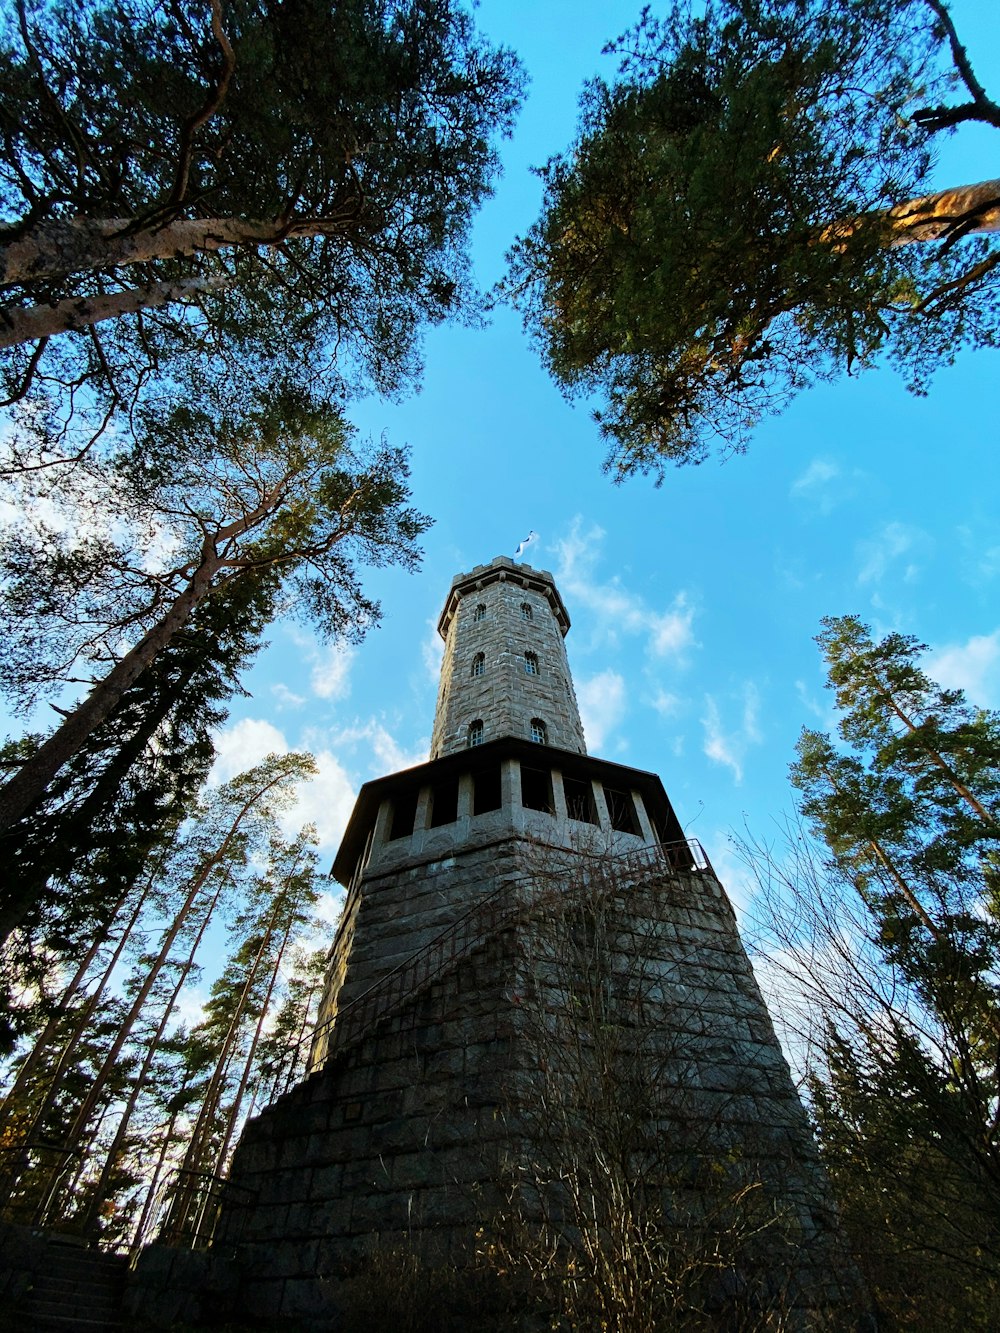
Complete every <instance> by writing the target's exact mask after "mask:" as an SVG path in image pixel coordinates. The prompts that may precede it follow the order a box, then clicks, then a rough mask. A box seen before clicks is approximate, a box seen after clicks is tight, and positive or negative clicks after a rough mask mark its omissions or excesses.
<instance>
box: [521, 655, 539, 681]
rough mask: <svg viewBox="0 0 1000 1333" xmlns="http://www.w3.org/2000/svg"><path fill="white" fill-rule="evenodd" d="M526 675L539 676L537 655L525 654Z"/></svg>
mask: <svg viewBox="0 0 1000 1333" xmlns="http://www.w3.org/2000/svg"><path fill="white" fill-rule="evenodd" d="M524 674H525V675H526V676H537V675H538V655H537V654H536V653H525V654H524Z"/></svg>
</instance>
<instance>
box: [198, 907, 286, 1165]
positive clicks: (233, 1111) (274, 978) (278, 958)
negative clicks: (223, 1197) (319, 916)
mask: <svg viewBox="0 0 1000 1333" xmlns="http://www.w3.org/2000/svg"><path fill="white" fill-rule="evenodd" d="M294 925H295V916H294V915H292V916H291V917H290V918H289V921H288V925H287V926H286V927H285V934H284V936H283V938H282V941H281V944H280V945H279V947H278V952H277V953H276V954H275V956H274V966H273V967H272V968H271V976H270V978H269V979H268V983H267V992H266V994H265V995H264V999H263V1002H262V1003H261V1006H260V1014H259V1015H258V1018H257V1026H256V1028H255V1029H254V1034H253V1039H252V1040H251V1042H250V1049H249V1050H248V1051H247V1057H246V1059H245V1060H244V1062H243V1073H242V1075H241V1076H240V1082H239V1087H238V1088H237V1089H236V1093H235V1095H234V1097H233V1104H232V1106H230V1108H229V1117H228V1119H227V1121H226V1130H225V1133H224V1134H223V1136H222V1143H221V1145H220V1147H219V1151H218V1154H217V1156H216V1165H215V1170H216V1173H217V1174H218V1175H221V1174H222V1172H223V1171H225V1169H226V1159H227V1158H228V1156H229V1146H230V1144H231V1143H232V1141H233V1135H234V1134H235V1133H236V1126H237V1124H238V1123H239V1118H240V1108H241V1107H242V1105H243V1099H244V1097H245V1096H246V1091H247V1086H248V1085H249V1082H250V1075H251V1073H252V1072H253V1063H254V1060H255V1058H256V1056H257V1048H258V1046H259V1045H260V1040H261V1037H262V1036H263V1034H264V1024H265V1022H266V1021H267V1015H268V1010H269V1009H270V1007H271V999H272V997H273V996H274V988H275V986H276V985H277V983H278V973H279V971H280V969H281V962H282V959H283V958H284V956H285V950H286V949H287V948H288V941H289V939H290V938H291V934H292V928H293V926H294Z"/></svg>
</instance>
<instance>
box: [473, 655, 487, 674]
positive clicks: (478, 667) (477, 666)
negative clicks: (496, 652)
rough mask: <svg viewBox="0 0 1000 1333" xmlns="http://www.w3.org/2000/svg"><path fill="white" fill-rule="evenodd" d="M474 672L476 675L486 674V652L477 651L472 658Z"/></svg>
mask: <svg viewBox="0 0 1000 1333" xmlns="http://www.w3.org/2000/svg"><path fill="white" fill-rule="evenodd" d="M472 674H473V675H474V676H485V675H486V655H485V654H484V653H476V655H475V657H474V658H473V659H472Z"/></svg>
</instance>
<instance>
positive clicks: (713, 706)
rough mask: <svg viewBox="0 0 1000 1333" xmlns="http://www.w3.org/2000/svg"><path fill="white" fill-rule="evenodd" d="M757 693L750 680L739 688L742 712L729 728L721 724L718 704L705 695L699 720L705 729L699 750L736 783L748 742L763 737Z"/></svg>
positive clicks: (739, 775)
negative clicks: (702, 742) (759, 721)
mask: <svg viewBox="0 0 1000 1333" xmlns="http://www.w3.org/2000/svg"><path fill="white" fill-rule="evenodd" d="M759 713H760V696H759V694H758V692H757V687H756V686H755V685H754V684H753V682H750V681H748V682H747V684H746V685H745V686H744V687H743V691H742V713H741V717H740V721H739V724H738V725H737V726H735V727H731V728H730V729H729V730H728V731H727V730H726V729H725V728H724V727H723V724H722V715H721V713H720V712H719V705H718V704H717V703H716V701H715V699H714V698H713V697H712V696H711V695H710V694H706V695H705V713H704V716H703V717H702V719H701V723H702V727H703V728H704V732H705V739H704V744H703V746H702V749H703V750H704V753H705V754H706V755H707V756H708V758H709V759H711V760H713V762H715V763H717V764H722V765H723V767H725V768H728V769H729V770H730V772H731V773H732V775H733V781H734V782H735V783H736V785H737V786H739V785H740V783H741V782H742V781H743V762H744V759H745V758H746V752H747V750H748V749H749V748H750V746H751V745H759V744H760V742H761V741H762V740H763V736H762V735H761V731H760V727H759V725H758V716H759Z"/></svg>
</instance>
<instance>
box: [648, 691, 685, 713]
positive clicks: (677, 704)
mask: <svg viewBox="0 0 1000 1333" xmlns="http://www.w3.org/2000/svg"><path fill="white" fill-rule="evenodd" d="M649 703H650V704H651V705H652V706H653V708H655V709H656V711H657V712H658V713H659V714H660V716H661V717H676V716H677V714H678V713H679V712H680V711H681V699H680V696H679V695H677V694H671V693H670V691H669V690H663V689H658V690H657V691H656V694H655V695H653V697H652V699H650V700H649Z"/></svg>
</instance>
